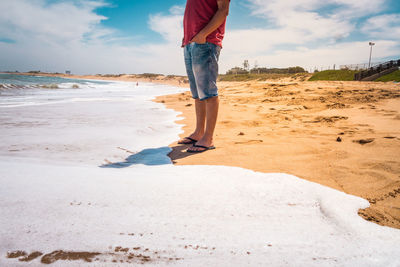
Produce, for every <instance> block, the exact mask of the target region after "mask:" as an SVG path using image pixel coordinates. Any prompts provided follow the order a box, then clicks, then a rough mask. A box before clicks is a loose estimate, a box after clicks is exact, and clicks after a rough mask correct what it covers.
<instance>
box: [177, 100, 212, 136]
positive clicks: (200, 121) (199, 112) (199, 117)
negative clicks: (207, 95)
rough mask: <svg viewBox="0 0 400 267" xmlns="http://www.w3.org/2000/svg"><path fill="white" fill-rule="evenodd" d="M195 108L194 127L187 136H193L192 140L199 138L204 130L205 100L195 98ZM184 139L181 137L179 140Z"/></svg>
mask: <svg viewBox="0 0 400 267" xmlns="http://www.w3.org/2000/svg"><path fill="white" fill-rule="evenodd" d="M195 110H196V129H195V130H194V132H193V133H192V134H191V135H189V136H188V137H190V138H193V139H194V140H200V139H201V138H202V137H203V135H204V131H205V124H206V102H205V101H200V100H199V99H195ZM184 139H185V138H184ZM184 139H182V140H181V141H184ZM181 141H180V142H181Z"/></svg>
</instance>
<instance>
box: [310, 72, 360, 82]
mask: <svg viewBox="0 0 400 267" xmlns="http://www.w3.org/2000/svg"><path fill="white" fill-rule="evenodd" d="M357 72H358V71H356V70H324V71H320V72H316V73H314V75H313V76H312V77H311V78H310V79H309V81H353V80H354V74H355V73H357Z"/></svg>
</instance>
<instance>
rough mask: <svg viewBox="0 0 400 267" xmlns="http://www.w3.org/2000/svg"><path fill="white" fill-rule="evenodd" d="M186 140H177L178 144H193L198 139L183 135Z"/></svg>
mask: <svg viewBox="0 0 400 267" xmlns="http://www.w3.org/2000/svg"><path fill="white" fill-rule="evenodd" d="M185 139H186V140H187V142H185V141H179V142H178V144H180V145H191V144H195V143H196V142H197V141H198V140H195V139H193V138H190V137H184V138H183V140H185Z"/></svg>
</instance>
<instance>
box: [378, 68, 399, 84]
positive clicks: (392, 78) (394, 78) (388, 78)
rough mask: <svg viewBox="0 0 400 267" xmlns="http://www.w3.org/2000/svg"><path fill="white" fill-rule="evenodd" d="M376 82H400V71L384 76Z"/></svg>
mask: <svg viewBox="0 0 400 267" xmlns="http://www.w3.org/2000/svg"><path fill="white" fill-rule="evenodd" d="M375 81H377V82H390V81H394V82H400V70H396V71H394V72H392V73H389V74H387V75H384V76H382V77H380V78H378V79H376V80H375Z"/></svg>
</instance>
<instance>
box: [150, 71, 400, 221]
mask: <svg viewBox="0 0 400 267" xmlns="http://www.w3.org/2000/svg"><path fill="white" fill-rule="evenodd" d="M219 87H220V100H221V104H220V113H219V119H218V124H217V128H216V136H215V145H216V148H217V149H216V150H213V151H208V152H207V153H202V154H191V153H186V152H185V149H186V148H187V146H184V145H178V144H176V143H174V144H171V147H172V148H173V151H172V152H171V153H170V154H169V156H170V157H171V158H172V160H173V161H174V163H175V164H176V165H198V164H200V165H226V166H238V167H243V168H247V169H252V170H255V171H260V172H266V173H288V174H293V175H296V176H298V177H301V178H303V179H306V180H309V181H312V182H316V183H319V184H322V185H326V186H329V187H331V188H335V189H337V190H340V191H343V192H345V193H348V194H352V195H355V196H360V197H362V198H365V199H367V200H368V201H369V202H370V205H371V206H370V207H369V208H367V209H365V210H360V211H359V215H360V216H362V217H363V218H365V219H366V220H369V221H373V222H375V223H378V224H380V225H385V226H390V227H395V228H400V85H399V84H395V83H376V82H322V81H321V82H307V81H298V80H289V79H286V80H273V81H263V82H261V81H251V82H220V83H219ZM157 101H159V102H162V103H165V104H166V105H167V107H169V108H172V109H174V110H177V111H181V112H182V113H183V115H182V118H183V120H180V121H178V123H182V124H184V128H183V129H184V131H185V133H184V134H182V135H181V137H184V136H187V135H189V134H190V133H191V131H192V130H193V127H194V124H193V123H194V111H193V110H194V106H193V104H194V101H193V100H192V99H191V97H190V93H189V92H186V93H182V94H179V95H169V96H163V97H159V98H158V99H157Z"/></svg>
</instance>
